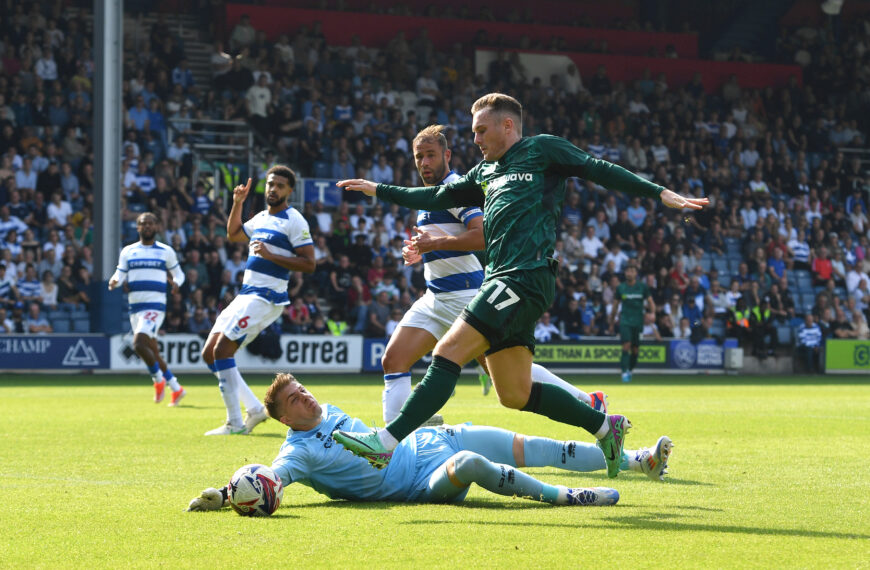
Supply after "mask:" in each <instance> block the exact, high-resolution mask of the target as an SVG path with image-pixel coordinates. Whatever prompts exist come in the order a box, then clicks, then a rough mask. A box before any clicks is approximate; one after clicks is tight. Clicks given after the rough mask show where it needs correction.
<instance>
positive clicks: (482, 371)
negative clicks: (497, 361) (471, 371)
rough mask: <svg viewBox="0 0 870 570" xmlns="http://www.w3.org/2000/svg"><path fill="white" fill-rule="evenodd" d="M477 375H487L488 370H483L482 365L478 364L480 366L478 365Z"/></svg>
mask: <svg viewBox="0 0 870 570" xmlns="http://www.w3.org/2000/svg"><path fill="white" fill-rule="evenodd" d="M477 373H478V374H486V370H485V369H484V368H483V366H481V365H480V364H478V365H477ZM486 375H487V376H489V374H486Z"/></svg>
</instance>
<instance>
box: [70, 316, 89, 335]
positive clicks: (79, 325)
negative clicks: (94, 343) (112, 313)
mask: <svg viewBox="0 0 870 570" xmlns="http://www.w3.org/2000/svg"><path fill="white" fill-rule="evenodd" d="M72 330H73V332H77V333H88V332H91V321H90V320H89V319H76V320H74V321H73V327H72Z"/></svg>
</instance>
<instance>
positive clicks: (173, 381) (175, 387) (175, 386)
mask: <svg viewBox="0 0 870 570" xmlns="http://www.w3.org/2000/svg"><path fill="white" fill-rule="evenodd" d="M167 382H168V383H169V389H170V390H172V391H173V392H178V391H179V390H181V384H179V383H178V378H176V377H175V376H173V377H172V378H170V379H169V380H167Z"/></svg>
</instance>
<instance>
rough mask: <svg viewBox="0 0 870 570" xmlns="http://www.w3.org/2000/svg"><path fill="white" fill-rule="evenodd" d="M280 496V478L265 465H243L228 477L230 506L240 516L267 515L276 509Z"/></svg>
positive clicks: (281, 484)
mask: <svg viewBox="0 0 870 570" xmlns="http://www.w3.org/2000/svg"><path fill="white" fill-rule="evenodd" d="M282 497H284V484H283V483H282V482H281V478H280V477H278V476H277V475H275V472H274V471H272V469H271V468H269V467H267V466H265V465H260V464H259V463H253V464H251V465H245V466H244V467H242V468H240V469H239V470H238V471H236V472H235V474H233V476H232V478H231V479H230V486H229V493H228V498H229V502H230V506H231V507H232V508H233V510H234V511H236V512H237V513H239V514H240V515H242V516H245V517H267V516H269V515H271V514H272V513H274V512H275V511H276V510H277V509H278V506H279V505H280V504H281V498H282Z"/></svg>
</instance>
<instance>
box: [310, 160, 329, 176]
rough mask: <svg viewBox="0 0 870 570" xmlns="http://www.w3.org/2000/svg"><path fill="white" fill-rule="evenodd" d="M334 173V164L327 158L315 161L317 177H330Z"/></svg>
mask: <svg viewBox="0 0 870 570" xmlns="http://www.w3.org/2000/svg"><path fill="white" fill-rule="evenodd" d="M331 175H332V166H331V165H330V164H329V163H328V162H326V161H325V160H318V161H317V162H315V163H314V177H315V178H329V177H330V176H331Z"/></svg>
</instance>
